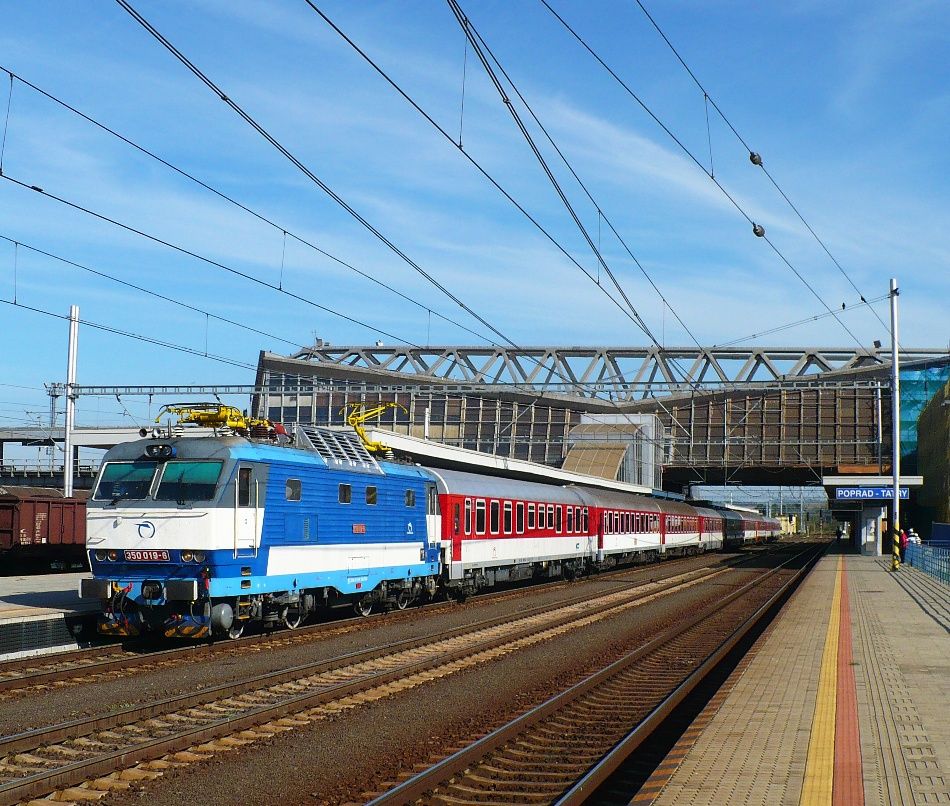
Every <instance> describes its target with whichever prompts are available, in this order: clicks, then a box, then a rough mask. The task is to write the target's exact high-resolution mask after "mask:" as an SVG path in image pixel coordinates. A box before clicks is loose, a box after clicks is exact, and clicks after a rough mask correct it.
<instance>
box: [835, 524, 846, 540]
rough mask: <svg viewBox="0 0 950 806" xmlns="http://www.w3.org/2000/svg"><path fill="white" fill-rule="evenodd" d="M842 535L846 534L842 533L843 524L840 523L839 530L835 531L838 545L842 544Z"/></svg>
mask: <svg viewBox="0 0 950 806" xmlns="http://www.w3.org/2000/svg"><path fill="white" fill-rule="evenodd" d="M842 534H844V533H843V532H842V531H841V524H840V523H839V524H838V528H837V529H835V542H836V543H840V542H841V535H842Z"/></svg>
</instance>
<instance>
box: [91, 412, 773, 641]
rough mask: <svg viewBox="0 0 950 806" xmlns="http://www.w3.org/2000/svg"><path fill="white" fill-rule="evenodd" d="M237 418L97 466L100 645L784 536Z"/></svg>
mask: <svg viewBox="0 0 950 806" xmlns="http://www.w3.org/2000/svg"><path fill="white" fill-rule="evenodd" d="M215 405H216V404H215ZM212 408H213V407H206V408H205V409H203V410H202V411H206V412H210V411H212ZM224 408H226V407H222V409H224ZM233 411H234V410H230V409H229V410H227V411H226V412H223V414H222V417H231V420H232V421H231V422H230V425H231V426H232V427H231V428H228V429H225V432H224V433H222V429H215V433H214V434H213V435H211V436H187V435H183V436H172V435H171V432H169V434H167V435H164V436H153V437H148V438H145V439H142V440H139V441H136V442H131V443H126V444H122V445H118V446H116V447H115V448H113V449H111V450H110V451H109V452H108V453H107V454H106V456H105V457H104V460H103V463H102V467H101V469H100V472H99V476H98V478H97V479H96V483H95V487H94V490H93V494H92V496H91V498H90V499H89V502H88V522H87V549H88V554H89V561H90V564H91V567H92V572H93V577H92V578H91V579H84V580H82V582H81V589H80V595H81V596H83V597H87V598H96V599H100V600H101V601H102V605H103V611H102V615H101V617H100V624H99V629H100V632H103V633H106V634H114V635H137V634H139V633H141V632H146V631H158V632H162V633H164V634H165V635H167V636H169V637H171V636H189V637H196V638H197V637H203V636H207V635H209V633H210V634H211V635H214V636H222V637H223V636H230V637H237V636H239V635H240V634H241V632H242V631H243V629H244V627H245V625H246V624H248V623H249V622H261V623H263V624H264V625H267V626H276V625H285V626H286V627H289V628H294V627H297V626H298V625H300V624H301V623H302V622H303V621H304V620H305V619H306V618H307V617H308V616H309V615H310V614H311V613H313V612H314V611H316V610H318V609H320V608H325V607H336V606H341V605H348V606H352V607H353V608H354V609H355V610H356V612H358V613H360V614H363V615H367V614H369V613H370V612H371V611H372V609H373V608H374V607H383V608H397V609H402V608H405V607H406V606H407V605H409V604H410V603H411V602H413V601H417V600H424V599H428V598H431V597H434V596H436V595H437V594H440V593H443V594H447V595H449V596H454V597H457V598H463V597H465V596H467V595H469V594H471V593H474V592H475V591H477V590H479V589H482V588H486V587H490V586H492V585H496V584H498V583H500V582H505V581H510V580H516V579H523V578H541V577H555V576H565V577H572V576H575V575H578V574H584V573H589V572H592V571H596V570H598V569H604V568H610V567H612V566H614V565H617V564H622V563H633V562H648V561H652V560H656V559H660V558H661V557H663V556H668V555H682V554H692V553H699V552H703V551H708V550H712V549H718V548H720V547H722V546H723V544H728V543H743V542H749V541H762V540H766V539H771V538H774V537H776V536H777V535H778V534H779V524H778V522H777V521H775V520H771V519H767V518H764V517H762V516H751V515H747V513H737V512H734V511H729V510H718V509H710V508H700V507H694V506H692V505H689V504H686V503H684V502H680V501H670V500H665V499H660V498H654V497H650V496H643V495H633V494H627V493H624V492H618V491H614V490H607V489H600V488H599V487H598V486H596V484H593V483H592V484H591V485H590V486H585V485H570V486H563V484H559V483H557V482H556V481H554V480H552V483H539V482H527V481H519V480H514V479H510V478H501V477H497V476H487V475H482V474H480V473H473V472H464V471H460V470H446V469H435V468H431V467H424V466H421V465H418V464H412V463H410V462H408V461H395V460H392V459H385V458H377V456H376V455H374V454H373V453H371V452H370V450H367V446H366V445H365V444H364V442H363V441H362V440H361V439H360V438H358V437H357V435H356V434H354V433H350V432H343V431H338V430H331V429H325V428H317V427H298V428H297V429H296V430H295V431H294V438H293V440H292V441H291V440H290V438H289V437H287V436H286V435H284V434H283V429H280V428H278V429H277V432H280V433H275V429H274V428H272V427H268V426H267V425H265V424H261V423H260V422H257V423H253V424H250V425H249V426H248V427H242V424H241V421H240V417H239V415H240V412H238V413H237V415H235V416H232V415H233ZM209 417H210V415H209ZM208 419H209V418H206V420H205V421H201V422H202V424H208ZM192 421H193V422H195V420H194V419H193V420H192ZM212 421H213V418H212ZM235 424H236V425H235ZM369 447H371V448H378V447H381V446H377V445H374V444H370V446H369ZM591 481H592V482H594V481H595V480H594V479H592V480H591Z"/></svg>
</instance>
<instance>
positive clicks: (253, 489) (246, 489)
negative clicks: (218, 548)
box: [234, 465, 262, 557]
mask: <svg viewBox="0 0 950 806" xmlns="http://www.w3.org/2000/svg"><path fill="white" fill-rule="evenodd" d="M234 481H235V484H234V556H235V557H256V556H257V548H258V535H259V534H260V517H261V503H262V502H261V483H260V479H259V478H257V474H255V472H254V468H253V467H252V466H250V465H238V467H237V473H236V475H235V479H234Z"/></svg>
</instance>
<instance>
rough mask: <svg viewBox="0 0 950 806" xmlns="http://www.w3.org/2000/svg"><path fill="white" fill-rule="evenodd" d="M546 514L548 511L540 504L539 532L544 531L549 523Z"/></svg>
mask: <svg viewBox="0 0 950 806" xmlns="http://www.w3.org/2000/svg"><path fill="white" fill-rule="evenodd" d="M545 512H547V510H546V509H545V508H544V504H538V529H539V530H541V529H544V528H545V526H546V524H547V521H546V519H545V516H544V513H545Z"/></svg>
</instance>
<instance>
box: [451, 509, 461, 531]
mask: <svg viewBox="0 0 950 806" xmlns="http://www.w3.org/2000/svg"><path fill="white" fill-rule="evenodd" d="M461 512H462V508H461V507H460V506H459V505H458V504H453V505H452V532H453V533H454V534H458V533H459V530H460V529H461V526H462V524H461Z"/></svg>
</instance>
